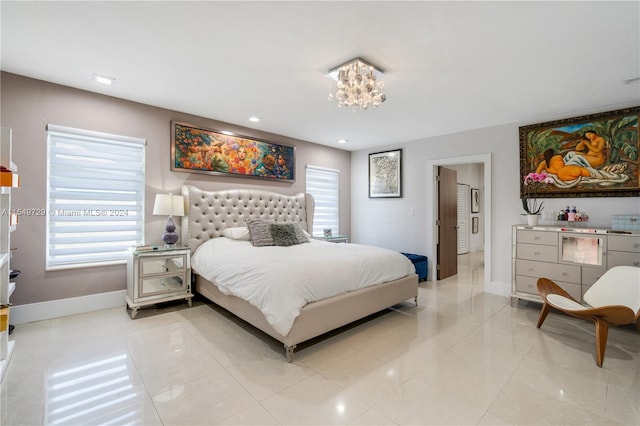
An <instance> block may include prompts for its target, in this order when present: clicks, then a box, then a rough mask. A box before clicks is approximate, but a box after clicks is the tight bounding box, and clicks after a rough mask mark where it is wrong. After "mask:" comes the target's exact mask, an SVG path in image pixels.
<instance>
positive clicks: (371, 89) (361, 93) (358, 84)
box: [328, 58, 387, 111]
mask: <svg viewBox="0 0 640 426" xmlns="http://www.w3.org/2000/svg"><path fill="white" fill-rule="evenodd" d="M328 76H329V77H331V78H333V79H334V80H336V81H337V82H338V83H337V90H336V94H335V99H336V101H337V102H338V108H342V107H346V108H348V109H351V110H353V111H356V110H358V109H363V110H367V109H369V107H370V106H371V105H373V106H374V107H378V106H380V104H381V103H383V102H384V101H385V100H386V99H387V97H386V95H385V94H384V93H383V92H382V89H383V87H384V82H382V81H380V80H379V78H380V77H381V76H382V70H380V69H376V68H375V67H374V66H373V65H371V64H369V63H367V62H365V61H364V60H362V59H361V58H355V59H352V60H350V61H349V62H347V63H344V64H342V65H340V66H338V67H336V68H334V69H332V70H331V71H329V74H328ZM333 98H334V95H333V93H329V101H332V100H333Z"/></svg>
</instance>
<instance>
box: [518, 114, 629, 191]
mask: <svg viewBox="0 0 640 426" xmlns="http://www.w3.org/2000/svg"><path fill="white" fill-rule="evenodd" d="M639 114H640V106H637V107H632V108H626V109H620V110H616V111H610V112H604V113H599V114H591V115H585V116H581V117H575V118H569V119H565V120H557V121H550V122H546V123H540V124H533V125H529V126H523V127H520V197H521V198H522V197H523V196H524V195H525V186H524V179H525V177H526V176H528V175H529V174H530V173H537V174H542V173H544V174H546V175H547V176H545V177H550V178H551V180H552V182H549V181H548V182H546V183H544V184H543V185H537V188H536V194H535V197H538V198H554V197H637V196H638V195H640V185H639V181H638V166H639V163H638V148H639V145H640V143H639V140H638V115H639ZM528 195H529V196H531V194H528Z"/></svg>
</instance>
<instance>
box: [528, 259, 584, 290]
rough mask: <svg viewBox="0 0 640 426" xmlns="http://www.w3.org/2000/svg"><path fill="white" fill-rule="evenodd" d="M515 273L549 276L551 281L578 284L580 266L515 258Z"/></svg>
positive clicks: (537, 276) (539, 276) (535, 276)
mask: <svg viewBox="0 0 640 426" xmlns="http://www.w3.org/2000/svg"><path fill="white" fill-rule="evenodd" d="M516 275H524V276H527V277H533V278H536V279H538V278H541V277H544V278H549V279H550V280H552V281H563V282H568V283H574V284H580V282H581V274H580V267H579V266H574V265H559V264H557V263H547V262H534V261H531V260H522V259H517V260H516Z"/></svg>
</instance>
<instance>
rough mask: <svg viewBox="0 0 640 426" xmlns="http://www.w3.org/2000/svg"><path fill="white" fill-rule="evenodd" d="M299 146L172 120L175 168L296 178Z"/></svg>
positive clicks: (249, 175) (187, 170) (213, 173)
mask: <svg viewBox="0 0 640 426" xmlns="http://www.w3.org/2000/svg"><path fill="white" fill-rule="evenodd" d="M295 165H296V162H295V147H293V146H287V145H279V144H277V143H273V142H267V141H262V140H259V139H255V138H249V137H246V136H239V135H234V134H233V133H230V132H218V131H216V130H213V129H207V128H205V127H197V126H193V125H191V124H186V123H179V122H175V121H172V122H171V170H173V171H176V172H189V173H206V174H209V175H217V176H236V177H257V178H264V179H271V180H278V181H282V182H294V181H295Z"/></svg>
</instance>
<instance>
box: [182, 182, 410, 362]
mask: <svg viewBox="0 0 640 426" xmlns="http://www.w3.org/2000/svg"><path fill="white" fill-rule="evenodd" d="M182 195H183V196H184V197H185V212H186V216H184V217H183V218H182V242H183V244H185V245H188V246H189V247H191V250H192V251H195V249H196V248H198V246H200V244H202V243H204V242H205V241H207V240H209V239H211V238H217V237H220V236H221V235H222V231H223V230H224V229H225V228H229V227H234V226H244V224H245V219H247V218H260V219H268V220H273V221H276V222H298V223H299V224H300V226H302V228H303V229H304V230H306V231H307V232H310V233H311V231H312V229H313V212H314V201H313V197H312V196H311V195H310V194H297V195H282V194H276V193H273V192H266V191H254V190H244V189H239V190H228V191H203V190H201V189H199V188H197V187H195V186H190V185H184V186H183V187H182ZM194 290H195V291H196V292H198V293H200V294H201V295H203V296H205V297H206V298H207V299H209V300H211V301H212V302H214V303H215V304H217V305H219V306H221V307H223V308H225V309H226V310H228V311H229V312H231V313H232V314H234V315H236V316H238V317H240V318H242V319H243V320H245V321H247V322H248V323H250V324H251V325H253V326H254V327H256V328H258V329H260V330H262V331H263V332H265V333H267V334H268V335H270V336H271V337H273V338H275V339H277V340H279V341H280V342H282V343H283V344H284V347H285V353H286V357H287V362H291V361H292V360H293V352H294V350H295V348H296V345H297V344H298V343H301V342H304V341H306V340H309V339H311V338H313V337H317V336H320V335H321V334H324V333H326V332H329V331H331V330H334V329H336V328H339V327H342V326H343V325H346V324H349V323H351V322H353V321H356V320H358V319H361V318H364V317H366V316H368V315H371V314H373V313H376V312H379V311H381V310H383V309H386V308H388V307H390V306H393V305H396V304H398V303H400V302H403V301H405V300H407V299H411V298H413V299H414V301H415V303H416V305H417V304H418V276H417V275H415V274H412V275H408V276H406V277H403V278H400V279H398V280H395V281H389V282H386V283H383V284H379V285H375V286H371V287H366V288H363V289H360V290H356V291H352V292H349V293H345V294H341V295H338V296H334V297H330V298H328V299H324V300H319V301H316V302H312V303H309V304H308V305H306V306H304V307H303V308H302V310H301V312H300V315H299V316H298V317H297V318H296V320H295V321H294V323H293V327H292V328H291V330H290V331H289V334H287V335H286V336H283V335H281V334H280V333H278V332H277V331H275V330H274V329H273V327H271V325H270V324H269V323H268V322H267V320H266V319H265V317H264V315H263V314H262V312H260V310H259V309H257V308H256V307H254V306H253V305H251V304H250V303H249V302H246V301H245V300H243V299H240V298H238V297H235V296H230V295H225V294H223V293H222V292H221V291H220V290H219V289H218V287H217V286H216V285H215V284H214V283H212V282H210V281H208V280H206V279H204V278H203V277H201V276H199V275H195V284H194Z"/></svg>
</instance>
